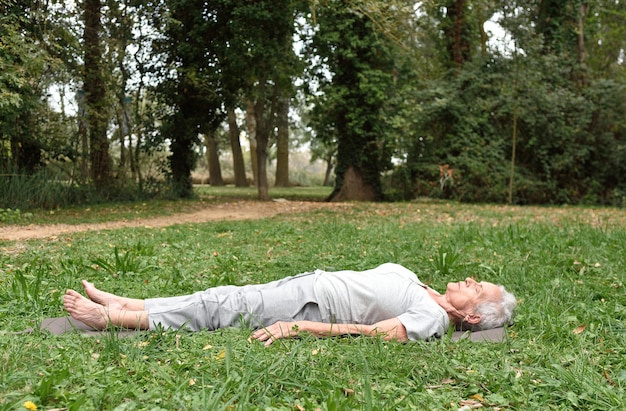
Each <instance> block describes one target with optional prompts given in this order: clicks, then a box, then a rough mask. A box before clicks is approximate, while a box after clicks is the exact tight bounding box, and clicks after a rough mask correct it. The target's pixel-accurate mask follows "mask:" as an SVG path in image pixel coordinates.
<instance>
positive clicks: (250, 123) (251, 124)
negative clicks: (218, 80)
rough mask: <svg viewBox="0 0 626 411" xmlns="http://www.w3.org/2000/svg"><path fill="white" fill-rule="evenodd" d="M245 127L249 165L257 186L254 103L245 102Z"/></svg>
mask: <svg viewBox="0 0 626 411" xmlns="http://www.w3.org/2000/svg"><path fill="white" fill-rule="evenodd" d="M246 125H247V127H248V140H250V165H251V167H252V179H253V180H254V185H255V186H256V187H258V186H259V177H258V174H259V167H258V159H257V155H256V153H257V152H256V150H257V144H256V116H255V115H254V103H252V101H250V100H247V101H246Z"/></svg>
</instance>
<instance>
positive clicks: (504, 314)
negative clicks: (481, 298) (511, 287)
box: [461, 285, 517, 331]
mask: <svg viewBox="0 0 626 411" xmlns="http://www.w3.org/2000/svg"><path fill="white" fill-rule="evenodd" d="M498 287H499V288H500V293H501V297H500V301H486V302H483V303H479V304H478V305H477V306H476V309H475V310H474V313H476V314H480V317H481V318H480V322H479V323H478V324H473V325H470V324H467V323H463V324H461V328H462V329H463V330H472V331H479V330H488V329H490V328H498V327H502V326H504V325H507V324H511V323H512V321H513V311H514V310H515V306H516V305H517V299H516V298H515V296H514V295H513V294H512V293H510V292H508V291H507V290H506V289H505V288H504V286H502V285H499V286H498Z"/></svg>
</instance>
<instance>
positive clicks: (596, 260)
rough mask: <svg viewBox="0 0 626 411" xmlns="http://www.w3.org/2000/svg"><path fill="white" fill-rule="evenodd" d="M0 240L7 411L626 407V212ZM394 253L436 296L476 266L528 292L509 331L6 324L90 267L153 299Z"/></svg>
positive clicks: (374, 207)
mask: <svg viewBox="0 0 626 411" xmlns="http://www.w3.org/2000/svg"><path fill="white" fill-rule="evenodd" d="M210 195H215V194H210ZM205 201H221V200H219V199H215V200H205ZM146 207H151V206H150V205H147V206H146ZM0 248H1V249H2V250H3V253H2V254H0V324H2V331H0V355H1V361H0V410H4V409H6V410H12V409H24V408H23V407H22V404H23V403H24V402H25V401H27V400H30V401H33V402H34V403H35V404H37V406H38V407H39V409H51V408H67V409H70V410H71V409H81V410H92V409H118V410H144V409H150V410H155V409H163V410H171V409H212V410H213V409H215V410H218V409H225V410H247V409H284V410H294V409H306V410H313V409H317V408H319V409H322V410H347V409H358V410H362V409H365V410H370V409H371V410H383V409H384V410H386V409H389V410H396V409H418V410H420V409H434V410H439V409H441V410H457V409H459V408H460V407H462V405H463V404H466V403H467V402H468V401H471V402H473V403H474V404H476V403H479V404H481V405H483V409H501V410H535V409H537V410H544V409H545V410H612V409H613V410H622V409H626V367H625V365H626V364H625V362H624V358H625V356H626V288H625V287H624V283H625V270H624V267H625V266H626V212H625V211H624V210H623V209H597V208H596V209H591V208H578V207H576V208H574V207H558V208H551V207H541V208H533V207H527V208H518V207H504V206H488V205H485V206H478V205H460V204H452V203H438V202H434V203H402V204H356V205H354V206H353V207H352V208H349V209H347V210H346V211H342V212H338V211H330V210H325V211H316V212H311V213H307V214H299V215H282V216H278V217H274V218H271V219H267V220H259V221H220V222H212V223H206V224H196V225H179V226H172V227H168V228H159V229H148V228H137V229H124V230H116V231H103V232H97V233H81V234H73V235H72V236H65V237H64V236H60V237H59V238H58V239H56V240H55V241H29V242H26V243H23V244H15V243H9V242H5V243H0ZM387 261H393V262H397V263H400V264H403V265H405V266H406V267H408V268H410V269H412V270H413V271H415V272H416V273H417V274H418V276H419V277H420V279H422V280H424V281H425V282H427V283H429V284H431V285H432V286H433V287H434V288H435V289H439V290H443V289H444V287H445V284H446V282H447V281H449V280H454V279H459V278H464V277H466V276H474V277H476V278H477V279H480V280H486V281H492V282H497V283H503V284H505V285H506V286H507V288H509V289H510V290H512V291H513V292H514V293H515V294H516V295H517V297H518V299H519V303H520V304H519V308H518V315H517V317H516V322H515V324H514V325H513V326H512V327H510V328H509V330H508V338H507V340H506V341H505V342H502V343H472V342H470V341H458V342H453V341H451V340H450V339H449V338H447V337H446V338H443V339H442V340H440V341H437V342H414V343H409V344H399V343H386V342H383V341H381V340H379V339H376V338H361V337H346V338H332V339H315V338H312V337H309V336H304V337H303V338H301V339H296V340H287V341H284V342H283V343H282V344H274V345H272V346H271V347H269V348H263V347H262V345H261V344H256V343H249V342H248V341H247V337H248V333H249V331H248V330H240V329H227V330H221V331H217V332H213V333H208V332H200V333H186V332H171V331H168V332H163V331H155V332H149V333H148V332H147V333H140V334H137V335H133V336H131V337H127V338H120V337H118V336H117V335H116V334H115V333H114V332H112V333H106V334H104V335H103V336H101V337H99V338H86V337H82V336H80V335H76V334H65V335H61V336H51V335H47V334H44V333H39V332H34V333H32V334H20V335H15V334H11V333H10V332H13V331H20V330H22V329H24V328H26V327H35V328H36V327H37V325H38V324H39V322H40V321H41V320H42V319H43V318H44V317H50V316H62V315H64V313H63V311H62V308H61V299H62V295H63V292H64V290H65V289H66V288H70V287H71V288H77V287H79V281H80V279H82V278H89V279H91V280H92V281H94V282H95V283H96V284H98V285H99V286H101V287H102V288H103V289H106V290H109V291H112V292H116V293H123V294H126V295H129V296H132V297H138V298H145V297H149V296H155V295H170V294H180V293H188V292H192V291H195V290H198V289H203V288H206V287H210V286H215V285H220V284H246V283H252V282H261V281H269V280H273V279H277V278H281V277H284V276H286V275H291V274H294V273H298V272H303V271H308V270H310V269H312V268H323V269H329V270H332V269H357V270H358V269H365V268H370V267H373V266H375V265H377V264H380V263H383V262H387Z"/></svg>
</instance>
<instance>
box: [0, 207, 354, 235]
mask: <svg viewBox="0 0 626 411" xmlns="http://www.w3.org/2000/svg"><path fill="white" fill-rule="evenodd" d="M345 207H349V205H348V204H345V203H343V204H342V203H324V202H308V201H286V200H275V201H269V202H259V201H236V202H229V203H221V204H215V205H210V206H208V207H206V208H204V209H202V210H200V211H196V212H193V213H182V214H175V215H169V216H161V217H153V218H138V219H134V220H123V221H110V222H104V223H96V224H75V225H74V224H52V225H28V226H5V227H1V226H0V240H8V241H18V240H30V239H38V238H51V237H55V236H58V235H61V234H68V233H77V232H84V231H94V230H114V229H118V228H130V227H165V226H170V225H174V224H185V223H203V222H207V221H219V220H254V219H259V218H266V217H272V216H275V215H278V214H285V213H296V212H303V211H311V210H317V209H328V208H331V209H343V208H345Z"/></svg>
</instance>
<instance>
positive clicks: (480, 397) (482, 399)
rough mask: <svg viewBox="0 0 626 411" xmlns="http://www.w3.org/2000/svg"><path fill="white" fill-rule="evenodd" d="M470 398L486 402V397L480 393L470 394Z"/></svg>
mask: <svg viewBox="0 0 626 411" xmlns="http://www.w3.org/2000/svg"><path fill="white" fill-rule="evenodd" d="M470 398H471V399H473V400H476V401H480V402H485V399H484V398H483V396H482V395H480V394H474V395H470Z"/></svg>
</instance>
